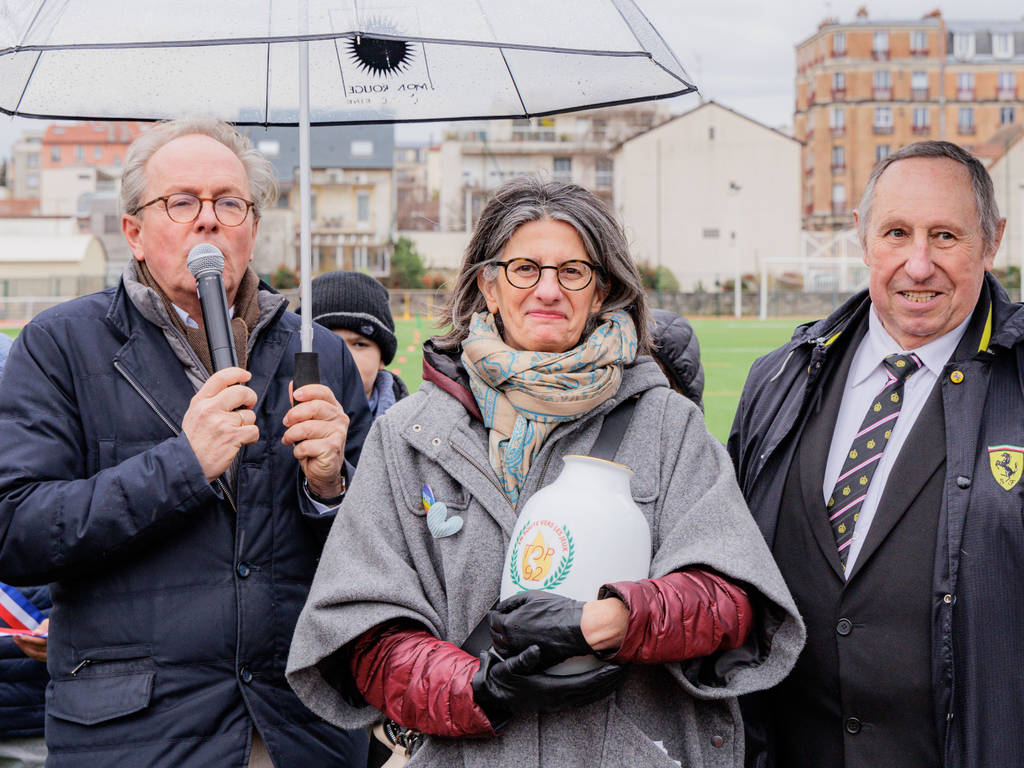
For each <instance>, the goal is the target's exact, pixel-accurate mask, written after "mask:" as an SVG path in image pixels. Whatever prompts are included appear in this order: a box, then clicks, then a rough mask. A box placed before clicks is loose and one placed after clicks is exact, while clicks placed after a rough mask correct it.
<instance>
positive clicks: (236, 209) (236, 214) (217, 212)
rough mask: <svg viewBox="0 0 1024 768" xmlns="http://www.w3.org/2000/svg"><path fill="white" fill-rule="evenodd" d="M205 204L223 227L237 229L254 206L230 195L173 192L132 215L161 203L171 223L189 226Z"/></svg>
mask: <svg viewBox="0 0 1024 768" xmlns="http://www.w3.org/2000/svg"><path fill="white" fill-rule="evenodd" d="M206 202H209V203H211V204H212V205H213V215H214V216H216V217H217V221H219V222H220V223H221V224H223V225H224V226H225V227H237V226H238V225H239V224H241V223H242V222H243V221H245V217H246V216H248V215H249V209H250V208H252V207H254V206H255V205H256V204H255V203H251V202H249V201H248V200H246V199H245V198H242V197H233V196H230V195H229V196H226V197H199V196H198V195H193V194H191V193H190V192H175V193H174V194H173V195H166V196H163V197H156V198H153V199H152V200H150V201H149V202H148V203H143V204H142V205H140V206H139V207H138V208H136V209H135V213H133V214H132V215H135V214H137V213H138V212H139V211H141V210H142V209H143V208H146V207H148V206H150V205H153V203H163V204H164V210H165V211H166V212H167V217H168V218H169V219H170V220H171V221H174V222H177V223H178V224H191V223H192V222H193V221H195V220H196V219H198V218H199V213H200V211H202V210H203V203H206Z"/></svg>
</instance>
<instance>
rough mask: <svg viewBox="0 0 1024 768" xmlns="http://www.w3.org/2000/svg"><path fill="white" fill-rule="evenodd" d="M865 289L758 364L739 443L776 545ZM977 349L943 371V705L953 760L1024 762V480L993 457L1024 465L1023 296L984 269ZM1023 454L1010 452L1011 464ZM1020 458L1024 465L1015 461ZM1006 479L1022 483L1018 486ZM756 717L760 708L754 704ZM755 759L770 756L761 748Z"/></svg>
mask: <svg viewBox="0 0 1024 768" xmlns="http://www.w3.org/2000/svg"><path fill="white" fill-rule="evenodd" d="M867 301H869V299H868V297H867V292H866V291H865V292H863V293H860V294H857V295H856V296H854V297H852V298H851V299H850V300H848V301H847V302H846V303H844V304H843V305H842V306H841V307H840V308H839V309H838V310H836V311H835V312H834V313H833V314H832V315H831V316H829V317H828V318H826V319H824V320H821V321H818V322H817V323H808V324H807V325H803V326H801V327H799V328H797V330H796V333H795V334H794V336H793V339H792V340H791V341H790V342H789V343H787V344H786V345H784V346H782V347H780V348H779V349H777V350H775V351H774V352H771V353H769V354H768V355H765V356H764V357H762V358H760V359H759V360H758V361H757V362H755V363H754V366H753V367H752V368H751V371H750V375H749V377H748V379H747V383H746V385H745V386H744V389H743V395H742V397H741V399H740V404H739V408H738V410H737V413H736V420H735V422H734V424H733V428H732V434H731V435H730V436H729V443H728V448H729V453H730V455H731V456H732V459H733V462H734V464H735V466H736V472H737V477H738V479H739V484H740V488H741V490H742V491H743V494H744V496H745V498H746V499H747V503H748V505H749V506H750V509H751V512H752V513H753V515H754V518H755V520H756V521H757V524H758V526H759V527H760V528H761V532H762V533H763V534H764V536H765V538H766V539H767V541H768V544H769V546H772V545H773V544H774V540H775V530H776V524H777V522H778V519H779V514H780V500H781V497H782V493H783V487H784V485H785V482H786V475H787V473H788V471H789V467H790V463H791V461H792V459H793V455H794V450H795V446H796V444H797V442H798V441H799V438H800V434H801V430H802V426H803V423H804V422H803V419H802V418H801V417H802V415H803V413H804V412H805V410H806V409H807V408H808V407H809V406H810V404H811V403H812V401H813V400H814V399H815V398H816V397H817V395H818V392H819V391H820V389H821V383H822V381H823V379H824V378H825V377H824V375H823V374H824V372H825V371H826V370H827V367H828V366H829V365H830V364H831V363H832V362H833V357H834V356H833V355H831V354H830V350H831V347H832V344H833V342H834V341H835V340H836V339H837V338H838V337H839V336H840V335H841V334H842V333H844V331H846V330H847V328H848V327H850V326H851V319H852V318H854V317H859V316H862V315H861V313H862V312H863V311H864V310H865V307H866V302H867ZM976 311H981V312H986V313H987V317H986V318H985V320H984V326H983V327H984V331H983V333H982V334H981V339H980V344H979V348H978V349H977V351H976V352H974V353H972V354H971V355H970V357H969V358H968V359H966V360H963V359H962V360H959V361H952V360H951V361H950V363H948V364H947V365H946V368H945V369H944V371H943V373H942V375H941V376H940V377H939V381H938V383H937V386H939V387H940V388H941V392H942V403H943V412H944V414H945V434H946V440H945V447H946V461H945V489H944V494H943V500H942V504H941V508H940V509H937V510H936V511H935V513H936V515H937V516H938V520H939V527H938V536H937V540H936V542H935V570H934V576H933V585H932V591H931V597H932V603H933V609H932V632H931V637H930V638H924V639H923V641H924V642H926V643H930V645H931V657H932V684H933V705H934V711H935V722H936V728H937V729H938V733H939V735H940V738H941V739H942V753H943V765H944V766H945V768H986V767H987V766H995V765H1024V729H1021V728H1020V727H1019V723H1020V720H1021V718H1024V675H1021V674H1020V663H1021V659H1024V517H1022V513H1021V510H1022V509H1024V478H1022V477H1021V474H1022V473H1021V472H1019V471H1018V472H1017V477H1016V482H1014V483H1013V484H1012V485H1010V481H1012V480H1013V478H1012V477H1009V478H1007V477H1006V476H1005V475H1006V473H1005V472H1004V471H1003V470H1002V469H1000V468H999V467H997V466H995V460H993V459H992V458H991V456H992V455H993V452H994V451H995V454H994V455H996V456H997V457H999V458H1000V460H1001V457H1002V454H1003V453H1007V452H1008V453H1010V454H1011V459H1012V460H1013V461H1016V462H1019V466H1020V468H1021V469H1024V344H1022V343H1021V342H1022V341H1024V307H1022V306H1021V305H1020V304H1016V303H1012V302H1010V300H1009V298H1008V297H1007V295H1006V292H1005V291H1004V290H1003V288H1002V286H1000V285H999V283H998V281H997V280H996V279H995V278H993V277H992V276H991V275H986V278H985V286H984V288H983V299H982V301H980V302H979V307H978V309H976ZM1011 463H1012V462H1011ZM1015 466H1016V465H1015ZM1001 481H1002V483H1005V484H1007V485H1010V487H1009V488H1006V487H1005V486H1004V485H1003V484H1001ZM748 714H749V713H748ZM748 729H749V730H750V732H751V734H752V735H753V736H754V737H755V740H756V741H755V742H754V743H752V744H748V755H747V764H748V765H758V766H761V765H771V764H772V763H771V762H770V761H768V762H766V761H765V758H767V757H768V755H766V754H763V753H762V754H758V752H757V751H756V749H754V750H751V749H749V747H750V746H754V747H757V746H758V742H760V739H761V738H763V737H764V736H765V735H766V734H764V732H763V730H762V729H760V728H759V723H757V722H748Z"/></svg>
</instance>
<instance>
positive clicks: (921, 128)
mask: <svg viewBox="0 0 1024 768" xmlns="http://www.w3.org/2000/svg"><path fill="white" fill-rule="evenodd" d="M913 130H914V133H928V132H929V130H930V129H929V126H928V108H927V107H914V123H913Z"/></svg>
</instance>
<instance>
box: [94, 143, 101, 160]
mask: <svg viewBox="0 0 1024 768" xmlns="http://www.w3.org/2000/svg"><path fill="white" fill-rule="evenodd" d="M102 157H103V147H99V146H96V147H93V148H92V159H93V160H99V159H101V158H102Z"/></svg>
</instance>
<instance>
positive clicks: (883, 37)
mask: <svg viewBox="0 0 1024 768" xmlns="http://www.w3.org/2000/svg"><path fill="white" fill-rule="evenodd" d="M871 55H872V56H874V57H875V58H876V59H888V58H889V33H888V32H885V31H883V30H879V31H878V32H875V37H874V41H873V42H872V44H871Z"/></svg>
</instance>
